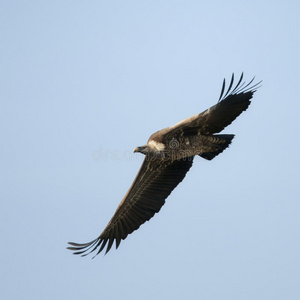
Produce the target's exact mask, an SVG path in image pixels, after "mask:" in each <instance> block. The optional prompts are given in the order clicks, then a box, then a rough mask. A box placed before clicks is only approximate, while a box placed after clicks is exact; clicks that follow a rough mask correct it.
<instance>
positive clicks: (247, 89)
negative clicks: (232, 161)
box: [67, 73, 261, 256]
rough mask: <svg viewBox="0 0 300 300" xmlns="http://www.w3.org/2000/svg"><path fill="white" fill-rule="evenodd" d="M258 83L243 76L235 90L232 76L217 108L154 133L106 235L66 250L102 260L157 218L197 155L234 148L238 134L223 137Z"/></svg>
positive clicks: (209, 156)
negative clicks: (99, 257) (92, 254)
mask: <svg viewBox="0 0 300 300" xmlns="http://www.w3.org/2000/svg"><path fill="white" fill-rule="evenodd" d="M253 80H254V78H253V79H252V80H251V81H250V82H249V83H248V84H246V83H245V82H243V73H242V74H241V77H240V79H239V80H238V82H237V84H236V85H234V74H232V77H231V81H230V83H229V86H228V88H227V89H225V79H224V80H223V85H222V89H221V94H220V97H219V100H218V102H217V104H215V105H214V106H212V107H210V108H208V109H207V110H205V111H203V112H202V113H198V114H196V115H193V116H191V117H189V118H187V119H184V120H182V121H180V122H179V123H177V124H175V125H173V126H171V127H167V128H164V129H162V130H160V131H157V132H155V133H153V134H152V135H151V136H150V138H149V140H148V142H147V144H146V145H144V146H140V147H136V148H135V149H134V152H140V153H142V154H144V155H145V158H144V161H143V163H142V166H141V167H140V170H139V172H138V174H137V175H136V178H135V179H134V181H133V183H132V185H131V187H130V188H129V190H128V192H127V193H126V195H125V196H124V198H123V200H122V201H121V203H120V204H119V206H118V207H117V209H116V212H115V213H114V215H113V217H112V218H111V220H110V221H109V223H108V224H107V226H106V227H105V229H104V230H103V232H102V233H101V234H100V235H99V237H97V238H96V239H94V240H93V241H91V242H89V243H85V244H78V243H73V242H69V245H70V247H68V248H67V249H70V250H72V251H74V254H81V255H82V256H85V255H87V254H89V253H91V252H93V251H95V250H97V252H96V255H97V254H99V253H100V252H101V251H102V250H103V249H104V248H105V246H107V247H106V251H105V254H106V253H107V252H108V251H109V250H110V249H111V247H112V245H113V243H114V241H115V245H116V248H118V247H119V245H120V242H121V240H124V239H125V238H126V237H127V236H128V234H130V233H132V232H133V231H135V230H137V229H138V228H139V227H140V226H141V225H142V224H143V223H145V222H146V221H149V220H150V219H151V218H152V217H153V216H154V214H155V213H158V212H159V211H160V209H161V207H162V206H163V205H164V203H165V201H166V198H167V197H168V196H169V195H170V193H171V192H172V191H173V190H174V189H175V188H176V186H177V185H178V184H179V183H180V182H181V181H182V180H183V179H184V177H185V175H186V173H187V172H188V171H189V169H190V168H191V166H192V164H193V159H194V157H195V156H196V155H199V156H201V157H202V158H204V159H207V160H211V159H213V158H214V157H216V156H217V155H219V154H220V153H221V152H223V151H224V150H225V149H226V148H227V147H228V146H229V144H230V143H231V141H232V139H233V138H234V135H233V134H219V132H221V131H222V130H223V129H224V128H225V127H226V126H228V125H229V124H231V122H232V121H234V120H235V119H236V118H237V117H238V116H239V115H240V114H241V113H242V112H243V111H245V110H246V109H247V108H248V106H249V105H250V103H251V101H250V100H251V98H252V96H253V94H254V92H255V91H256V90H257V89H258V87H259V84H260V83H261V81H260V82H258V83H257V84H253ZM225 90H226V92H225ZM96 255H95V256H96Z"/></svg>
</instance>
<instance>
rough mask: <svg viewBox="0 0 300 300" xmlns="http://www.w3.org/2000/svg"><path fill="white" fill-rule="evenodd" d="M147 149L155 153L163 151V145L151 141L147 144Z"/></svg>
mask: <svg viewBox="0 0 300 300" xmlns="http://www.w3.org/2000/svg"><path fill="white" fill-rule="evenodd" d="M148 145H149V147H150V148H152V149H154V150H156V151H163V150H165V145H164V144H163V143H159V142H156V141H154V140H151V141H150V142H149V143H148Z"/></svg>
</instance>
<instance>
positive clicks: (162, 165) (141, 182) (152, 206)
mask: <svg viewBox="0 0 300 300" xmlns="http://www.w3.org/2000/svg"><path fill="white" fill-rule="evenodd" d="M192 163H193V157H188V158H185V159H182V160H175V161H173V162H171V161H162V160H158V159H156V160H151V159H148V158H147V156H146V157H145V159H144V162H143V164H142V166H141V168H140V170H139V172H138V174H137V176H136V178H135V180H134V182H133V183H132V185H131V187H130V189H129V191H128V192H127V194H126V195H125V197H124V198H123V200H122V201H121V203H120V204H119V206H118V208H117V210H116V212H115V214H114V215H113V217H112V219H111V220H110V221H109V223H108V225H107V226H106V228H105V229H104V231H103V232H102V233H101V235H100V236H99V237H98V238H97V239H95V240H93V241H91V242H90V243H86V244H77V243H72V242H70V243H69V244H70V245H71V246H72V247H68V249H70V250H74V251H76V252H74V254H83V256H85V255H87V254H89V253H90V252H93V251H94V250H96V249H97V248H98V247H100V248H99V250H98V252H97V254H99V253H100V252H101V251H102V250H103V249H104V247H105V245H106V244H107V243H108V245H107V248H106V252H105V253H107V252H108V251H109V250H110V249H111V247H112V245H113V242H114V241H116V248H118V246H119V244H120V242H121V240H124V239H125V238H126V237H127V235H128V234H130V233H132V232H133V231H134V230H137V229H138V228H139V227H140V225H142V224H143V223H145V222H146V221H148V220H150V219H151V218H152V217H153V216H154V214H155V213H157V212H159V210H160V209H161V207H162V206H163V205H164V203H165V199H166V198H167V197H168V196H169V195H170V193H171V192H172V191H173V190H174V188H175V187H176V186H177V185H178V184H179V183H180V182H181V181H182V180H183V178H184V177H185V175H186V173H187V172H188V171H189V169H190V167H191V166H192ZM97 254H96V255H97Z"/></svg>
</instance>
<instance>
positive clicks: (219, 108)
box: [150, 74, 260, 140]
mask: <svg viewBox="0 0 300 300" xmlns="http://www.w3.org/2000/svg"><path fill="white" fill-rule="evenodd" d="M242 80H243V74H242V75H241V77H240V79H239V81H238V83H237V84H236V86H235V87H233V83H234V75H233V74H232V78H231V81H230V84H229V87H228V89H227V91H226V92H225V79H224V81H223V86H222V90H221V95H220V98H219V101H218V103H217V104H216V105H214V106H212V107H210V108H208V109H207V110H205V111H203V112H202V113H199V114H196V115H194V116H191V117H189V118H187V119H184V120H182V121H180V122H179V123H177V124H175V125H173V126H171V127H168V128H165V129H163V130H161V131H160V133H161V134H162V135H163V136H164V138H165V139H166V140H168V139H169V137H170V136H175V135H176V134H177V135H189V134H190V135H197V134H201V135H211V134H214V133H218V132H220V131H222V130H223V129H224V128H225V127H226V126H228V125H229V124H231V123H232V122H233V121H234V120H235V119H236V118H237V117H238V116H239V115H240V114H241V113H242V112H243V111H245V110H246V109H247V108H248V106H249V105H250V103H251V101H250V99H251V98H252V96H253V93H254V92H255V91H256V89H257V88H258V85H259V84H260V82H259V83H257V84H254V85H251V84H252V82H253V80H254V78H253V79H252V80H251V81H250V82H249V83H248V84H245V83H244V82H243V83H242ZM150 138H151V137H150Z"/></svg>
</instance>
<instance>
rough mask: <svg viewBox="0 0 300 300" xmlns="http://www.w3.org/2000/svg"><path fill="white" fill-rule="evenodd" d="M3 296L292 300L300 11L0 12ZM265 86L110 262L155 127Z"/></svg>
mask: <svg viewBox="0 0 300 300" xmlns="http://www.w3.org/2000/svg"><path fill="white" fill-rule="evenodd" d="M0 24H1V27H0V30H1V32H0V38H1V47H0V61H1V65H0V76H1V78H0V97H1V109H0V128H1V129H0V130H1V134H0V139H1V147H0V163H1V181H0V182H1V189H0V198H1V207H0V225H1V250H0V251H1V255H0V260H1V262H0V263H1V271H0V274H1V278H0V285H1V288H0V298H1V299H74V300H76V299H131V300H135V299H209V300H211V299H213V300H214V299H218V300H219V299H222V300H224V299H225V300H226V299H239V300H240V299H243V300H248V299H249V300H250V299H251V300H253V299H255V300H257V299H262V300H268V299H272V300H277V299H289V300H293V299H300V257H299V256H300V233H299V232H300V214H299V212H300V197H299V191H300V188H299V172H298V169H299V165H300V160H299V147H300V143H299V132H298V130H299V124H300V121H299V111H300V104H299V103H300V95H299V80H300V76H299V75H300V63H299V55H300V2H299V1H298V0H297V1H296V0H295V1H256V0H254V1H176V0H172V1H30V0H28V1H11V0H10V1H7V0H2V1H1V2H0ZM242 71H243V72H244V74H245V79H246V81H248V80H250V79H252V77H253V76H256V80H257V81H259V80H263V86H262V87H261V88H260V89H259V90H258V91H257V92H256V94H255V95H254V99H253V102H252V104H251V106H250V107H249V109H248V110H247V111H246V112H245V113H243V114H242V115H241V116H240V117H239V118H238V119H237V120H236V121H235V122H234V123H233V124H232V125H230V126H229V127H227V128H226V129H225V131H224V132H225V133H234V134H236V137H235V139H234V141H233V143H232V145H231V146H230V148H229V149H227V150H226V151H225V152H223V153H222V154H221V155H219V156H218V157H217V158H216V159H214V160H213V161H210V162H209V161H205V160H204V159H201V158H199V157H198V158H196V159H195V162H194V165H193V168H192V169H191V171H190V172H189V173H188V174H187V176H186V178H185V180H184V181H183V182H182V183H181V184H180V185H179V186H178V187H177V188H176V189H175V191H174V192H173V193H172V194H171V196H170V197H169V198H168V199H167V202H166V204H165V205H164V207H163V208H162V210H161V212H160V213H159V214H157V215H156V216H155V217H154V218H153V219H151V221H150V222H147V223H146V224H144V225H143V226H142V227H141V228H140V229H139V230H138V231H136V232H134V233H133V234H131V235H130V236H129V237H128V238H127V239H126V240H125V241H123V242H122V243H121V245H120V247H119V249H118V250H117V251H116V250H115V249H114V248H113V249H112V250H111V251H110V252H109V253H108V254H107V255H105V256H104V255H103V254H102V253H101V254H100V255H98V256H97V257H96V258H95V259H91V258H92V256H88V257H85V258H81V257H79V256H74V255H72V252H71V251H68V250H66V249H65V248H66V246H67V242H68V241H75V242H89V241H91V240H92V239H94V238H96V237H97V236H98V235H99V234H100V233H101V232H102V230H103V229H104V227H105V226H106V224H107V222H108V221H109V220H110V218H111V216H112V215H113V213H114V211H115V209H116V208H117V205H118V204H119V202H120V201H121V199H122V198H123V196H124V194H125V193H126V191H127V189H128V188H129V186H130V185H131V183H132V181H133V179H134V177H135V175H136V173H137V171H138V169H139V167H140V164H141V162H142V159H143V157H142V155H140V154H135V155H133V153H132V150H133V148H134V147H136V146H140V145H143V144H145V143H146V141H147V139H148V137H149V136H150V135H151V134H152V133H153V132H155V131H157V130H159V129H162V128H164V127H167V126H170V125H173V124H174V123H176V122H178V121H180V120H182V119H184V118H186V117H189V116H191V115H193V114H196V113H199V112H201V111H203V110H205V109H206V108H208V107H210V106H212V105H214V104H215V103H216V101H217V100H218V97H219V93H220V90H221V86H222V80H223V78H224V77H225V78H226V79H227V81H229V80H230V77H231V74H232V72H235V74H236V76H237V77H238V76H239V75H240V74H241V72H242Z"/></svg>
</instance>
